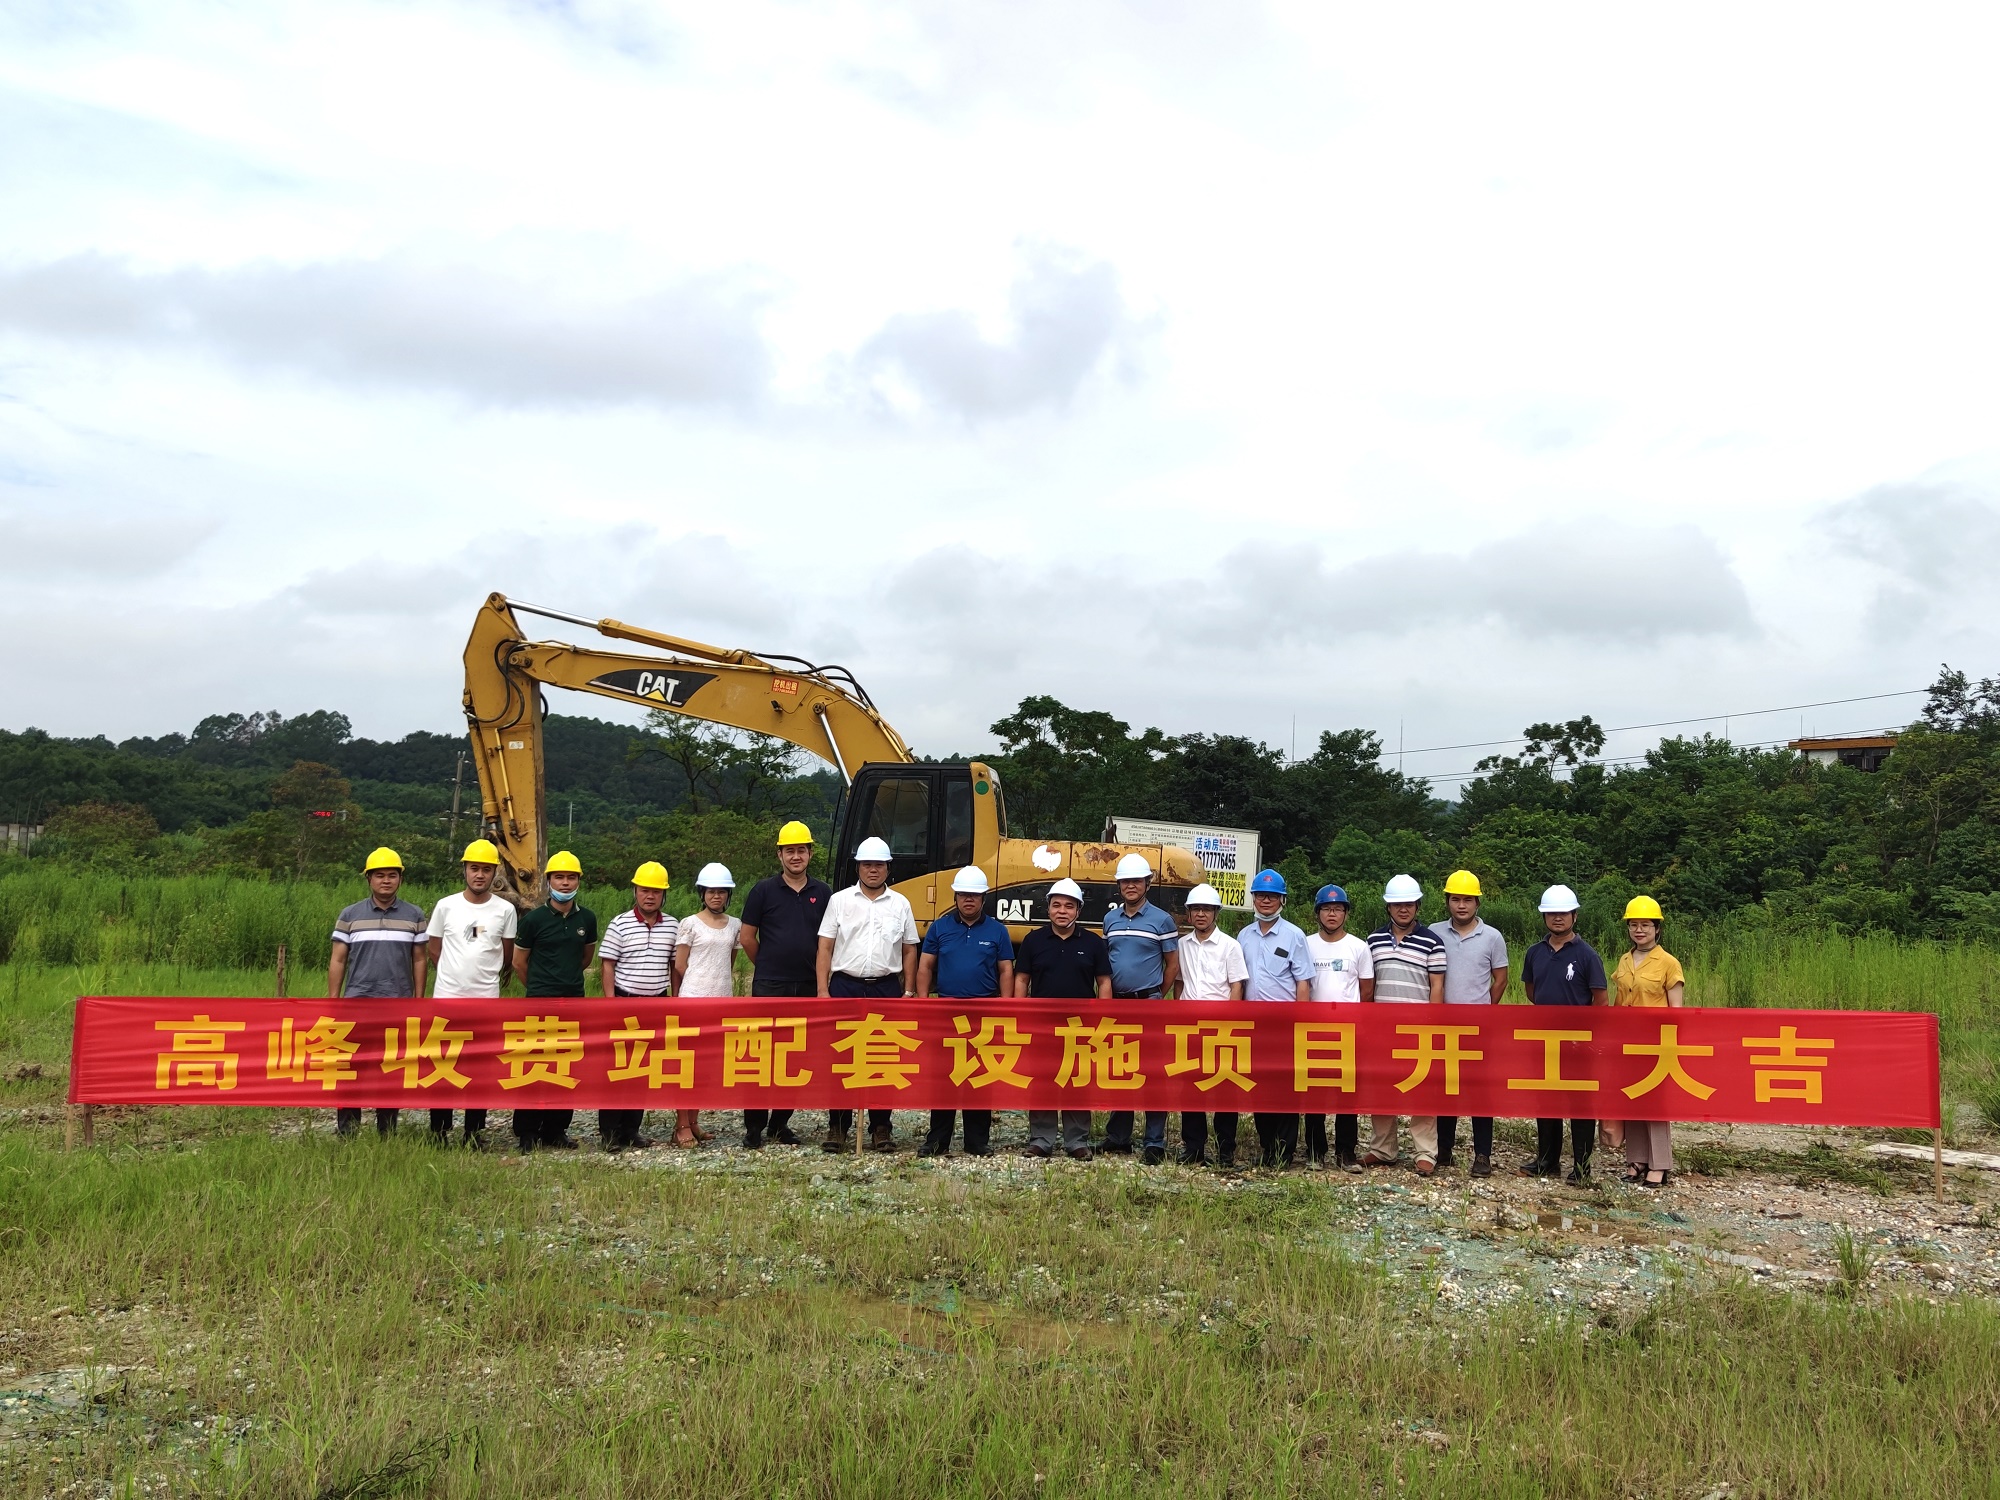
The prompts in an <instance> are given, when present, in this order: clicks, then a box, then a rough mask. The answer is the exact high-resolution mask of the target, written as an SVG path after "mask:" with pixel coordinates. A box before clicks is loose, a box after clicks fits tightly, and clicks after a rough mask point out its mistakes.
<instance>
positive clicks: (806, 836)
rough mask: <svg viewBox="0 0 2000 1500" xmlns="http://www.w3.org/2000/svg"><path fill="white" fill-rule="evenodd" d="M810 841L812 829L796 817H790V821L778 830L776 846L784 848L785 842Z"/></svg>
mask: <svg viewBox="0 0 2000 1500" xmlns="http://www.w3.org/2000/svg"><path fill="white" fill-rule="evenodd" d="M812 841H813V831H812V830H811V829H810V828H808V827H806V825H805V824H803V823H801V822H800V821H799V820H798V819H797V818H794V819H792V821H791V822H789V823H787V824H786V825H785V826H784V827H783V828H780V829H779V830H778V847H779V848H780V849H782V848H784V847H785V845H787V844H810V843H811V842H812Z"/></svg>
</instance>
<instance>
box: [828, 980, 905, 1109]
mask: <svg viewBox="0 0 2000 1500" xmlns="http://www.w3.org/2000/svg"><path fill="white" fill-rule="evenodd" d="M826 990H827V993H828V994H829V995H831V996H832V997H833V998H834V999H836V1000H897V999H900V998H902V994H903V976H902V974H900V973H895V974H881V975H877V976H876V977H875V978H873V979H861V978H858V977H856V976H855V975H853V974H842V973H839V972H838V971H836V972H834V973H833V974H830V975H828V976H827V983H826ZM894 1120H895V1112H894V1111H893V1110H887V1109H871V1110H869V1111H868V1129H869V1131H870V1133H873V1132H874V1131H877V1130H887V1129H889V1128H890V1126H891V1125H892V1124H893V1123H894ZM826 1128H827V1129H828V1130H842V1131H845V1130H852V1129H853V1128H854V1111H853V1110H851V1109H830V1110H828V1111H827V1112H826Z"/></svg>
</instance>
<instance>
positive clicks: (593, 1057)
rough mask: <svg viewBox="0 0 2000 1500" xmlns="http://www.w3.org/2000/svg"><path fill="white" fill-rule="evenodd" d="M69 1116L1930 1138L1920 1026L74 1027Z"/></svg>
mask: <svg viewBox="0 0 2000 1500" xmlns="http://www.w3.org/2000/svg"><path fill="white" fill-rule="evenodd" d="M69 1097H70V1100H71V1101H72V1102H73V1103H82V1104H254V1105H283V1106H306V1107H311V1106H319V1107H322V1108H324V1107H327V1106H334V1105H364V1106H374V1107H393V1106H420V1107H427V1108H443V1107H446V1106H451V1107H456V1108H464V1107H466V1106H472V1107H474V1108H494V1107H499V1108H509V1107H514V1106H518V1107H520V1108H523V1109H550V1108H563V1107H572V1106H573V1107H580V1108H589V1109H677V1108H687V1109H696V1108H699V1109H720V1108H732V1109H736V1108H742V1107H744V1106H752V1107H779V1108H807V1109H821V1108H851V1107H854V1106H857V1105H858V1106H862V1107H867V1108H876V1109H882V1108H895V1109H933V1108H937V1109H946V1108H960V1109H967V1108H971V1109H1029V1108H1034V1109H1057V1108H1061V1109H1091V1108H1095V1109H1133V1108H1139V1109H1169V1110H1204V1111H1214V1110H1235V1111H1251V1112H1255V1111H1263V1112H1268V1113H1311V1114H1336V1113H1337V1114H1353V1113H1360V1114H1372V1113H1377V1112H1380V1113H1383V1114H1388V1113H1391V1112H1394V1113H1396V1114H1406V1115H1407V1114H1415V1115H1431V1114H1454V1115H1502V1116H1520V1117H1533V1116H1538V1115H1539V1116H1550V1115H1574V1116H1579V1117H1585V1118H1588V1117H1601V1118H1607V1119H1630V1120H1729V1121H1743V1122H1761V1123H1766V1124H1811V1125H1902V1126H1912V1125H1913V1126H1935V1125H1937V1124H1938V1123H1939V1112H1938V1107H1939V1106H1938V1023H1937V1017H1935V1016H1932V1015H1925V1014H1912V1013H1906V1012H1881V1011H1825V1010H1708V1009H1682V1010H1651V1009H1638V1008H1629V1009H1628V1008H1614V1009H1598V1008H1594V1007H1593V1008H1568V1007H1553V1006H1516V1005H1506V1006H1497V1007H1494V1006H1458V1005H1450V1006H1419V1005H1321V1004H1254V1003H1253V1004H1244V1003H1238V1004H1206V1003H1197V1002H1189V1001H1171V1000H1169V1001H1160V1000H1148V1001H1114V1002H1112V1003H1110V1004H1108V1005H1099V1004H1096V1003H1094V1002H1077V1001H1062V1000H1049V1001H1035V1000H927V1001H914V1000H881V1001H855V1000H766V999H757V1000H752V999H746V998H736V999H729V1000H670V999H663V1000H631V999H619V1000H608V1001H607V1000H515V999H502V1000H420V1001H403V1000H243V999H211V1000H189V999H172V1000H163V999H141V998H127V997H89V998H85V999H82V1000H79V1001H77V1006H76V1034H75V1045H74V1050H73V1052H72V1055H71V1065H70V1082H69Z"/></svg>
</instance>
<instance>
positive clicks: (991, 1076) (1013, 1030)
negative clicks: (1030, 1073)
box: [944, 1016, 1033, 1089]
mask: <svg viewBox="0 0 2000 1500" xmlns="http://www.w3.org/2000/svg"><path fill="white" fill-rule="evenodd" d="M951 1026H952V1030H953V1031H955V1032H957V1033H958V1035H956V1036H948V1037H946V1038H944V1044H945V1047H946V1048H947V1049H948V1050H949V1051H950V1052H951V1054H952V1057H953V1058H954V1061H953V1063H952V1065H951V1081H952V1082H953V1083H955V1084H956V1083H970V1084H971V1085H972V1086H973V1087H974V1088H976V1089H983V1088H985V1087H987V1086H988V1085H989V1084H995V1083H1007V1084H1012V1085H1013V1086H1014V1087H1015V1088H1020V1089H1024V1088H1026V1087H1027V1086H1028V1085H1029V1084H1030V1083H1031V1082H1032V1081H1033V1080H1032V1079H1030V1078H1028V1077H1027V1076H1026V1075H1025V1074H1022V1073H1019V1072H1016V1071H1015V1069H1016V1068H1017V1066H1018V1065H1019V1063H1020V1061H1021V1054H1022V1053H1023V1052H1025V1051H1026V1050H1027V1047H1028V1042H1029V1041H1030V1038H1029V1036H1028V1033H1026V1032H1025V1031H1022V1030H1021V1029H1020V1024H1019V1023H1018V1022H1017V1021H1016V1020H1015V1018H1014V1017H1012V1016H981V1017H980V1018H979V1030H978V1031H976V1032H975V1031H974V1030H973V1029H972V1019H971V1017H969V1016H953V1017H952V1018H951Z"/></svg>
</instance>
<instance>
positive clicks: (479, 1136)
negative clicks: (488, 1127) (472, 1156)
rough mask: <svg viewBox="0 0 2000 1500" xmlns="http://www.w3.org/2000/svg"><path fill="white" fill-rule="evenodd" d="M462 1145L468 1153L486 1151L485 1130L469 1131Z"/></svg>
mask: <svg viewBox="0 0 2000 1500" xmlns="http://www.w3.org/2000/svg"><path fill="white" fill-rule="evenodd" d="M461 1144H463V1145H464V1147H465V1149H466V1150H468V1151H484V1150H485V1149H486V1132H485V1131H483V1130H468V1131H466V1133H465V1140H464V1141H463V1142H462V1143H461Z"/></svg>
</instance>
